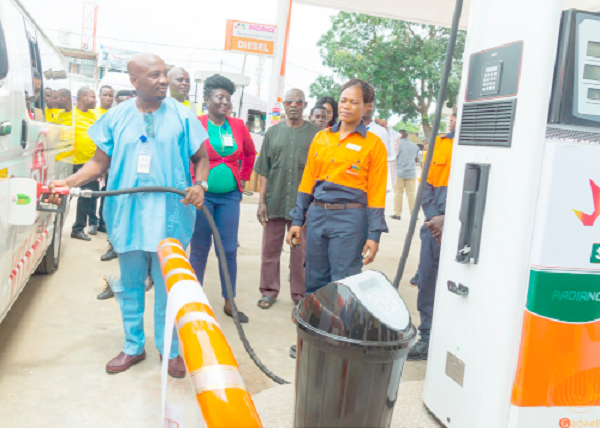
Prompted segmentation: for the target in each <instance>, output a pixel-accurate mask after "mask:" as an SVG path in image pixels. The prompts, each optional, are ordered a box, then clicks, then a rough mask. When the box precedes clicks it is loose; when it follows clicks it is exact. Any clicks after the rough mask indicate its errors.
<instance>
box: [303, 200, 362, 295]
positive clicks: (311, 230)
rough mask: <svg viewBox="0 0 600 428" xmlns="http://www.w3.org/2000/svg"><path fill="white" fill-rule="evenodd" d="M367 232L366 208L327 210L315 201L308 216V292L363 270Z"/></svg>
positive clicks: (306, 276)
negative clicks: (363, 254) (363, 253)
mask: <svg viewBox="0 0 600 428" xmlns="http://www.w3.org/2000/svg"><path fill="white" fill-rule="evenodd" d="M367 235H368V221H367V209H366V208H351V209H346V210H326V209H325V208H322V207H319V206H317V205H316V204H313V205H312V206H311V207H310V209H309V210H308V218H307V220H306V259H305V268H306V274H305V284H306V292H307V293H314V292H315V291H317V290H318V289H319V288H321V287H324V286H326V285H327V284H329V283H330V282H332V281H337V280H339V279H343V278H346V277H348V276H352V275H356V274H359V273H360V272H361V270H362V250H363V247H364V246H365V242H367Z"/></svg>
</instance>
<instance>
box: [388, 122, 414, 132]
mask: <svg viewBox="0 0 600 428" xmlns="http://www.w3.org/2000/svg"><path fill="white" fill-rule="evenodd" d="M393 128H394V129H395V130H396V131H401V130H403V129H404V130H405V131H406V132H408V133H409V134H418V133H419V131H420V129H419V126H418V125H416V124H414V123H412V122H398V123H397V124H395V125H394V126H393Z"/></svg>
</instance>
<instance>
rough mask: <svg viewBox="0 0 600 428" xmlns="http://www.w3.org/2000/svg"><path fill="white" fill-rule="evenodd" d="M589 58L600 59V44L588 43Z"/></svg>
mask: <svg viewBox="0 0 600 428" xmlns="http://www.w3.org/2000/svg"><path fill="white" fill-rule="evenodd" d="M587 56H593V57H595V58H600V43H598V42H588V45H587Z"/></svg>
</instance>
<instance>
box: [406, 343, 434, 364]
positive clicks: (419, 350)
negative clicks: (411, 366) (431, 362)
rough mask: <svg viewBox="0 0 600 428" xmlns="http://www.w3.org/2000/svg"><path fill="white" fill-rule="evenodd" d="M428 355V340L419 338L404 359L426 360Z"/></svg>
mask: <svg viewBox="0 0 600 428" xmlns="http://www.w3.org/2000/svg"><path fill="white" fill-rule="evenodd" d="M428 355H429V342H423V341H422V340H419V341H418V342H417V343H416V344H415V346H413V347H412V348H411V349H410V351H408V355H407V357H406V359H407V360H408V361H425V360H427V356H428Z"/></svg>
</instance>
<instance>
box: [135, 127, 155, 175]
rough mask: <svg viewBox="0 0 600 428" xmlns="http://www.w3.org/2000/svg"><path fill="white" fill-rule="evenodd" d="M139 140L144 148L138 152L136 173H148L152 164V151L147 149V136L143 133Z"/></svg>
mask: <svg viewBox="0 0 600 428" xmlns="http://www.w3.org/2000/svg"><path fill="white" fill-rule="evenodd" d="M140 141H141V142H142V143H143V144H144V150H143V152H142V153H139V154H138V163H137V173H138V174H150V166H151V165H152V153H150V151H149V150H148V138H147V137H146V136H145V135H142V136H141V137H140Z"/></svg>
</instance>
